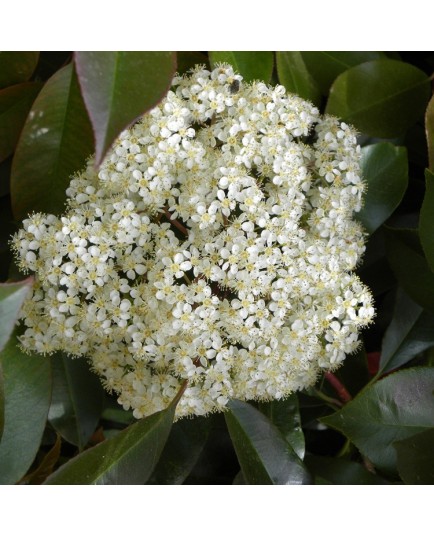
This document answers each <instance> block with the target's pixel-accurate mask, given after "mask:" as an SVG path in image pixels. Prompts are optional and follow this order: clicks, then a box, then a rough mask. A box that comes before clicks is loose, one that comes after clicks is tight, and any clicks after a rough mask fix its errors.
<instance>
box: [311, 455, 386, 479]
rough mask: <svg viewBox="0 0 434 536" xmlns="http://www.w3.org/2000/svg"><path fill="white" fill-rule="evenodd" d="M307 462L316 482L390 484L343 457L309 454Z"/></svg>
mask: <svg viewBox="0 0 434 536" xmlns="http://www.w3.org/2000/svg"><path fill="white" fill-rule="evenodd" d="M305 463H306V465H307V467H308V469H309V471H310V472H311V473H312V474H313V475H315V484H321V483H322V481H327V483H330V484H338V485H349V484H350V485H374V484H388V482H387V481H386V480H383V479H382V478H380V477H379V476H377V475H374V474H372V473H370V472H369V471H368V470H367V469H365V468H364V467H363V465H361V464H360V463H356V462H352V461H349V460H344V459H342V458H328V457H327V456H312V455H309V456H306V460H305ZM318 477H319V478H318Z"/></svg>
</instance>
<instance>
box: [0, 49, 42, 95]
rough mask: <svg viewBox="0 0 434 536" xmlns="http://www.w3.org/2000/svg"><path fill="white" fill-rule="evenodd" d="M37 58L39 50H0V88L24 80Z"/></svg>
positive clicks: (31, 71)
mask: <svg viewBox="0 0 434 536" xmlns="http://www.w3.org/2000/svg"><path fill="white" fill-rule="evenodd" d="M38 58H39V52H0V88H3V87H6V86H11V85H12V84H19V83H20V82H26V81H27V80H28V79H29V78H30V77H31V76H32V73H33V71H34V70H35V67H36V64H37V63H38Z"/></svg>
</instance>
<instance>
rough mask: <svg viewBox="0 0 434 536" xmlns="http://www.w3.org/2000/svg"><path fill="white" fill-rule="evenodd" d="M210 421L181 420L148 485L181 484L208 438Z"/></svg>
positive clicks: (171, 435) (176, 425)
mask: <svg viewBox="0 0 434 536" xmlns="http://www.w3.org/2000/svg"><path fill="white" fill-rule="evenodd" d="M210 425H211V419H209V418H205V417H196V418H194V419H181V420H179V421H178V422H176V423H175V424H174V425H173V426H172V430H171V431H170V435H169V439H168V440H167V443H166V445H165V446H164V449H163V452H162V454H161V456H160V459H159V461H158V463H157V466H156V467H155V470H154V472H153V473H152V475H151V477H150V479H149V480H148V482H147V483H148V484H182V483H183V482H184V480H185V479H186V478H187V476H188V475H189V474H190V472H191V470H192V469H193V467H194V466H195V465H196V462H197V461H198V459H199V456H200V454H201V452H202V450H203V447H204V445H205V442H206V440H207V438H208V434H209V430H210Z"/></svg>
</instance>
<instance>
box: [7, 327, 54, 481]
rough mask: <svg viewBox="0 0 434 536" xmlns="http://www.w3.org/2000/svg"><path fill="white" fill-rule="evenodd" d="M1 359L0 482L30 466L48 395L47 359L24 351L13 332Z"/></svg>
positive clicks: (49, 396) (41, 428) (44, 417)
mask: <svg viewBox="0 0 434 536" xmlns="http://www.w3.org/2000/svg"><path fill="white" fill-rule="evenodd" d="M0 361H1V365H2V367H3V376H4V394H5V423H4V430H3V436H2V439H1V442H0V484H14V483H15V482H17V481H18V480H20V479H21V478H22V477H23V476H24V475H25V474H26V472H27V470H28V469H29V467H30V466H31V464H32V462H33V460H34V458H35V456H36V453H37V452H38V449H39V445H40V442H41V438H42V434H43V432H44V428H45V424H46V421H47V414H48V408H49V405H50V398H51V371H50V360H49V358H48V357H41V356H40V355H31V356H29V355H25V354H23V353H22V352H21V351H20V350H19V349H18V347H17V341H16V336H15V335H12V337H11V338H10V339H9V342H8V343H7V345H6V346H5V348H4V349H3V351H2V352H1V353H0Z"/></svg>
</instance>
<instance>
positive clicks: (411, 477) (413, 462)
mask: <svg viewBox="0 0 434 536" xmlns="http://www.w3.org/2000/svg"><path fill="white" fill-rule="evenodd" d="M433 446H434V428H429V429H428V430H426V431H425V432H421V433H420V434H416V435H414V436H411V437H409V438H408V439H404V440H403V441H397V442H396V443H394V447H395V449H396V452H397V455H398V472H399V475H400V477H401V478H402V480H403V481H404V482H405V483H406V484H434V447H433Z"/></svg>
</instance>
